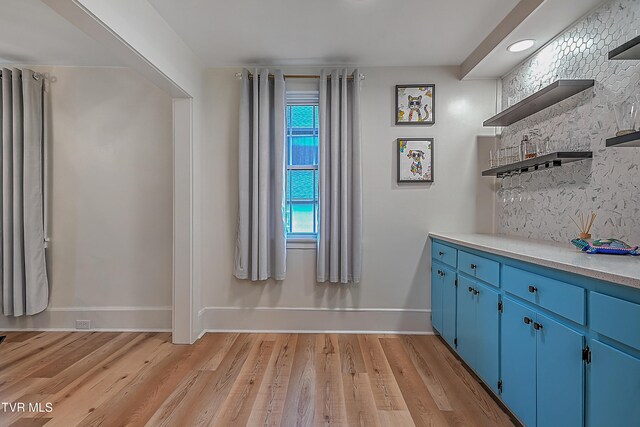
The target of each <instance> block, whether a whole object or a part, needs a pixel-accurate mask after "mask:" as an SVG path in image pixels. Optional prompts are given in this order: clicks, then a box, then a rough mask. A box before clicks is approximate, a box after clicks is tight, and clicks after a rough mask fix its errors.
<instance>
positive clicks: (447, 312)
mask: <svg viewBox="0 0 640 427" xmlns="http://www.w3.org/2000/svg"><path fill="white" fill-rule="evenodd" d="M442 273H443V274H442V338H444V339H445V341H447V342H448V343H449V345H450V346H451V347H455V342H456V341H455V339H456V308H457V307H456V299H457V298H456V286H457V280H456V272H455V271H454V270H451V269H449V268H444V269H442Z"/></svg>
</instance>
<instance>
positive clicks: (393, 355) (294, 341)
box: [0, 332, 513, 427]
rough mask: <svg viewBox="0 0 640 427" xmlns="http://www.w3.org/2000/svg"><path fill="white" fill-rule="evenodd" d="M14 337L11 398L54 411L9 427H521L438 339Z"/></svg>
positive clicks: (0, 395) (1, 368)
mask: <svg viewBox="0 0 640 427" xmlns="http://www.w3.org/2000/svg"><path fill="white" fill-rule="evenodd" d="M0 335H5V334H3V333H0ZM6 335H7V339H6V341H5V342H4V343H2V344H0V402H24V403H27V402H31V403H41V404H42V409H43V411H44V412H40V413H37V412H36V413H33V412H15V413H10V412H3V407H2V405H1V404H0V426H41V425H46V426H47V427H50V426H65V427H68V426H74V425H83V426H98V425H100V426H125V425H136V426H137V425H150V426H192V425H216V426H225V427H226V426H245V425H249V426H280V425H282V426H318V425H336V426H338V425H340V426H394V427H397V426H413V425H416V426H427V425H429V426H507V425H513V424H512V422H511V420H510V418H509V416H508V415H507V414H506V413H505V412H503V411H502V409H500V407H499V406H498V405H496V403H495V402H494V401H493V399H492V398H491V397H490V396H489V395H488V394H487V392H486V391H485V390H484V389H483V388H482V386H480V384H479V383H478V382H477V381H476V380H475V379H474V378H473V377H472V376H471V375H470V374H469V373H468V371H467V370H466V369H465V367H464V366H463V365H462V364H461V363H460V361H459V360H457V359H456V357H455V356H454V355H453V354H452V353H451V352H450V351H449V350H448V349H447V348H446V347H445V345H444V344H443V342H442V341H441V340H440V339H439V338H437V337H433V336H404V335H402V336H400V335H336V334H206V335H205V336H204V337H203V338H202V339H201V340H200V341H198V342H197V343H196V344H194V345H192V346H178V345H172V344H171V343H170V335H169V334H168V333H104V332H94V333H88V332H87V333H79V332H74V333H66V332H45V333H40V332H23V333H19V332H10V333H6ZM47 402H49V403H51V404H52V405H53V411H52V412H46V406H45V404H46V403H47ZM8 410H9V408H8V407H7V411H8Z"/></svg>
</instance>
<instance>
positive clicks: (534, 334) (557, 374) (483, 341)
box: [432, 242, 640, 427]
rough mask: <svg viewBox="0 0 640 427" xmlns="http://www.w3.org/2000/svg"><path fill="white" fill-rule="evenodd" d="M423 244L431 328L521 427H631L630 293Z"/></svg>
mask: <svg viewBox="0 0 640 427" xmlns="http://www.w3.org/2000/svg"><path fill="white" fill-rule="evenodd" d="M433 244H434V250H435V252H434V255H433V256H434V259H433V264H432V265H433V270H434V272H435V273H434V275H433V277H432V284H433V287H432V307H433V308H432V310H433V312H432V313H433V324H434V328H435V329H436V330H437V331H438V332H440V334H441V335H442V337H443V338H444V339H445V340H446V341H447V342H448V343H449V344H450V345H451V347H452V348H454V349H455V351H456V352H457V353H458V354H459V356H460V357H461V358H462V359H463V360H464V361H465V363H466V364H467V365H468V366H469V367H470V368H471V369H473V370H474V371H475V372H476V373H477V374H478V376H479V377H480V378H481V379H482V381H483V382H485V384H486V385H487V386H488V387H490V388H491V389H492V390H493V391H494V392H495V394H496V395H497V396H498V397H499V398H500V399H502V401H503V402H504V403H505V405H506V406H507V407H508V408H509V409H510V410H511V411H512V412H513V413H514V414H515V415H516V416H517V417H518V418H519V419H520V420H521V421H522V422H523V423H524V424H525V425H526V426H529V427H532V426H541V427H542V426H544V427H547V426H552V427H553V426H563V427H564V426H567V427H572V426H576V427H582V426H588V427H600V426H616V427H617V426H622V427H626V426H640V421H639V420H640V332H639V331H640V327H638V325H640V291H638V290H637V289H632V288H628V287H620V286H619V285H614V284H611V283H606V282H602V281H600V280H597V279H592V278H585V277H582V276H577V275H575V274H572V273H568V272H562V271H557V270H552V269H549V268H546V267H540V266H536V265H533V264H528V263H525V262H522V261H517V260H513V259H510V258H508V257H503V256H498V255H495V254H491V253H486V252H482V251H478V250H476V249H473V248H467V247H464V246H461V245H454V244H449V243H439V242H433ZM436 245H437V246H436ZM438 271H439V273H438ZM456 278H457V286H456ZM499 303H500V304H501V308H502V310H501V312H500V310H499V305H498V304H499ZM456 343H457V345H454V344H456ZM498 384H500V385H501V387H499V386H498Z"/></svg>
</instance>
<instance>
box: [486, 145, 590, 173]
mask: <svg viewBox="0 0 640 427" xmlns="http://www.w3.org/2000/svg"><path fill="white" fill-rule="evenodd" d="M591 158H593V153H592V152H591V151H559V152H557V153H550V154H545V155H544V156H538V157H534V158H531V159H526V160H523V161H521V162H516V163H511V164H508V165H504V166H498V167H496V168H492V169H487V170H485V171H482V176H497V177H501V176H503V175H506V174H509V173H513V172H533V171H537V170H540V169H548V168H551V167H557V166H562V165H563V164H565V163H571V162H577V161H579V160H587V159H591Z"/></svg>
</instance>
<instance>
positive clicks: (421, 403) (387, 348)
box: [380, 338, 449, 427]
mask: <svg viewBox="0 0 640 427" xmlns="http://www.w3.org/2000/svg"><path fill="white" fill-rule="evenodd" d="M380 342H381V345H382V349H383V350H384V353H385V355H386V356H387V360H388V361H389V365H390V366H391V370H392V372H393V375H394V376H395V378H396V381H397V382H398V386H399V387H400V391H401V392H402V396H403V397H404V401H405V402H406V404H407V408H409V412H410V413H411V418H412V419H413V422H414V423H415V425H416V426H418V427H420V426H447V425H449V423H448V422H447V420H446V418H445V417H444V415H443V414H442V412H441V411H440V409H438V405H436V403H435V401H434V400H433V397H432V396H431V394H430V393H429V390H428V389H427V386H426V385H425V384H424V383H423V382H422V381H421V379H420V374H418V371H417V370H416V368H415V366H414V365H413V363H412V362H411V359H410V358H409V356H408V355H407V353H406V351H405V350H404V347H403V345H402V342H401V340H400V339H399V338H382V339H380Z"/></svg>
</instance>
